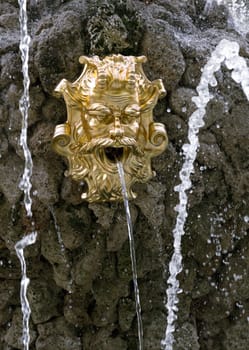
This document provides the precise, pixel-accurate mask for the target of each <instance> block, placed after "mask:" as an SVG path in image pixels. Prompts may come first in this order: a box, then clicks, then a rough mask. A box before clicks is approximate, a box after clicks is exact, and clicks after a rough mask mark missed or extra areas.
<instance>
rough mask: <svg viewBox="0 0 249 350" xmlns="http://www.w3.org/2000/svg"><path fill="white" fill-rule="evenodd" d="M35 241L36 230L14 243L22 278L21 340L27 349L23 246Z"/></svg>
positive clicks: (27, 321)
mask: <svg viewBox="0 0 249 350" xmlns="http://www.w3.org/2000/svg"><path fill="white" fill-rule="evenodd" d="M35 241H36V232H32V233H31V234H30V235H27V236H25V237H23V239H21V240H20V241H18V242H17V243H16V245H15V249H16V254H17V256H18V258H19V260H20V263H21V268H22V279H21V290H20V299H21V305H22V314H23V335H22V342H23V346H24V350H28V349H29V341H30V335H29V317H30V314H31V309H30V306H29V302H28V299H27V288H28V285H29V278H28V277H27V274H26V262H25V258H24V248H26V247H27V246H28V245H30V244H34V243H35Z"/></svg>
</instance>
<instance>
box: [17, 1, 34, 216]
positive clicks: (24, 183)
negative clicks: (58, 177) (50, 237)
mask: <svg viewBox="0 0 249 350" xmlns="http://www.w3.org/2000/svg"><path fill="white" fill-rule="evenodd" d="M18 3H19V6H20V13H19V21H20V37H21V38H20V45H19V48H20V52H21V59H22V73H23V95H22V97H21V99H20V103H19V109H20V112H21V114H22V130H21V136H20V144H21V146H22V148H23V153H24V157H25V168H24V172H23V177H22V180H21V182H20V185H19V186H20V189H21V190H22V191H23V192H24V203H25V208H26V211H27V215H28V216H30V217H31V216H32V210H31V206H32V199H31V196H30V191H31V187H32V185H31V180H30V179H31V176H32V168H33V162H32V157H31V153H30V150H29V148H28V144H27V130H28V110H29V106H30V103H29V85H30V79H29V71H28V60H29V43H30V36H29V35H28V27H27V8H26V7H27V4H26V0H19V1H18Z"/></svg>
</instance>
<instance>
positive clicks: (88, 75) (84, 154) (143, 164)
mask: <svg viewBox="0 0 249 350" xmlns="http://www.w3.org/2000/svg"><path fill="white" fill-rule="evenodd" d="M143 62H146V57H145V56H140V57H133V56H122V55H112V56H108V57H105V58H104V59H100V58H99V57H98V56H94V57H85V56H81V57H80V63H83V64H85V66H84V69H83V72H82V74H81V76H80V77H79V78H78V79H77V80H76V81H75V82H74V83H70V82H69V81H67V80H65V79H63V80H62V81H61V82H60V83H59V85H58V86H57V87H56V89H55V91H56V92H57V93H59V95H63V97H64V100H65V102H66V106H67V121H66V123H65V124H61V125H57V126H56V128H55V132H54V137H53V146H54V149H55V151H56V152H58V153H59V154H61V155H62V156H64V157H66V158H67V160H68V171H67V172H66V176H71V177H72V178H73V179H74V180H77V181H85V182H86V183H87V186H88V189H87V191H86V192H84V193H83V194H82V198H83V199H86V200H88V201H89V202H95V201H116V200H122V190H121V184H120V179H119V174H118V169H117V164H116V163H117V161H120V162H122V164H123V168H124V173H125V181H126V187H127V194H128V198H129V199H132V198H135V197H136V195H135V193H134V192H133V191H132V186H133V184H134V183H136V182H146V181H148V180H149V179H150V178H151V177H152V176H153V171H152V169H151V158H152V157H155V156H157V155H159V154H160V153H162V152H163V151H164V149H165V148H166V146H167V134H166V131H165V127H164V125H163V124H161V123H156V122H154V121H153V115H152V111H153V108H154V106H155V105H156V103H157V100H158V98H159V97H162V96H164V95H165V94H166V92H165V89H164V86H163V84H162V81H161V80H160V79H158V80H154V81H152V82H151V81H149V80H148V79H147V78H146V76H145V74H144V72H143V68H142V63H143Z"/></svg>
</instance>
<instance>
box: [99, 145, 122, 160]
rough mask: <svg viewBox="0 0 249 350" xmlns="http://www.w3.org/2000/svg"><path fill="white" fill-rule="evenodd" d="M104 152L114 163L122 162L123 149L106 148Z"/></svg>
mask: <svg viewBox="0 0 249 350" xmlns="http://www.w3.org/2000/svg"><path fill="white" fill-rule="evenodd" d="M104 150H105V155H106V157H107V159H108V160H110V161H111V162H112V163H117V161H122V159H123V155H124V148H123V147H118V148H117V147H106V148H105V149H104Z"/></svg>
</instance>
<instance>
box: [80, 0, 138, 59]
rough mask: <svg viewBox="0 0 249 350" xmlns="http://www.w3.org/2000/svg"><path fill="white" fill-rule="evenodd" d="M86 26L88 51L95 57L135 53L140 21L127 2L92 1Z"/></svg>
mask: <svg viewBox="0 0 249 350" xmlns="http://www.w3.org/2000/svg"><path fill="white" fill-rule="evenodd" d="M90 9H91V12H92V14H91V16H90V19H89V21H88V23H87V32H88V36H89V43H90V47H89V52H90V54H95V55H100V56H103V55H107V54H113V53H123V54H130V53H132V54H134V52H137V49H138V47H139V44H140V41H141V38H142V34H143V31H144V28H143V27H144V26H143V21H142V18H141V16H139V15H138V14H137V13H136V11H135V10H134V7H133V6H132V4H131V3H130V2H129V1H120V2H115V1H110V2H109V3H108V2H105V1H99V0H94V1H92V2H91V6H90Z"/></svg>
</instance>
